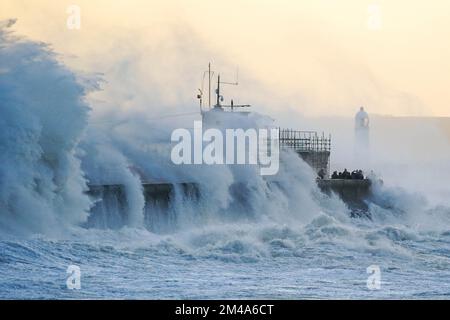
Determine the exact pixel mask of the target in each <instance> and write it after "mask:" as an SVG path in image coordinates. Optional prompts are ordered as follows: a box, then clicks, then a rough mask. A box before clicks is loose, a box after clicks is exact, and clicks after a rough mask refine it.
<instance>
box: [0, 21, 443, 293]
mask: <svg viewBox="0 0 450 320" xmlns="http://www.w3.org/2000/svg"><path fill="white" fill-rule="evenodd" d="M10 25H11V24H9V23H8V24H3V27H1V28H0V114H1V117H0V298H2V299H14V298H18V299H40V298H45V299H52V298H56V299H74V298H81V299H87V298H102V299H103V298H118V299H123V298H131V299H146V298H150V299H164V298H174V299H233V298H235V299H238V298H246V299H247V298H248V299H250V298H254V299H260V298H274V299H289V298H338V299H341V298H342V299H354V298H363V299H371V298H400V299H403V298H424V299H429V298H444V299H448V298H449V297H450V281H449V280H448V279H450V200H449V199H450V187H449V186H448V185H449V183H448V181H449V178H450V162H449V160H450V148H449V136H448V124H447V125H446V124H442V123H444V120H430V119H421V118H417V119H412V120H411V119H409V120H405V119H399V118H393V117H373V118H372V122H371V130H372V131H371V141H370V142H371V161H370V163H368V164H367V167H366V168H364V169H365V170H374V172H375V173H376V174H378V175H380V176H381V177H382V178H383V180H384V184H383V186H378V187H376V188H375V190H374V198H373V201H372V202H370V203H368V207H369V213H370V217H371V218H370V219H369V218H367V217H355V218H351V215H350V210H349V209H348V208H347V207H346V205H345V204H344V203H343V202H342V201H341V200H340V199H339V198H338V197H336V196H331V197H328V196H326V195H324V194H322V193H321V192H320V191H319V189H318V187H317V185H316V183H315V178H316V177H315V174H314V173H313V172H312V170H311V169H310V168H309V167H308V166H307V165H306V164H305V163H304V162H303V161H301V160H300V158H299V157H298V156H297V155H295V154H293V153H291V152H283V153H282V154H281V165H280V171H279V173H278V175H277V182H278V183H277V185H276V186H273V185H269V184H267V182H266V180H265V179H264V178H263V177H262V176H261V175H259V172H258V170H256V169H255V168H251V167H250V168H248V167H239V166H236V167H234V166H206V165H203V166H190V167H184V166H181V167H180V166H175V165H173V164H171V163H170V159H169V157H170V153H169V152H168V151H170V148H169V147H170V146H168V145H167V143H166V142H167V141H169V140H170V133H171V132H172V130H173V129H174V128H177V127H180V126H183V127H189V126H190V125H191V124H192V121H193V119H195V117H198V115H195V114H194V113H195V112H193V113H192V115H186V117H174V118H170V117H164V115H163V114H162V115H159V114H154V115H151V116H150V117H148V115H145V117H144V116H143V115H142V114H140V113H132V112H128V113H127V112H120V110H119V111H117V109H114V108H113V107H111V110H109V111H106V112H104V113H103V114H102V115H101V117H97V118H95V119H92V118H91V117H90V114H91V110H92V109H93V108H94V107H95V105H92V102H91V101H89V99H87V96H88V95H89V92H91V91H93V90H100V87H101V80H100V79H98V78H97V77H93V76H87V75H82V74H78V73H75V72H73V71H72V70H69V69H68V68H67V66H65V65H64V64H63V63H62V62H61V61H60V60H59V59H58V57H57V55H56V54H55V53H53V52H52V51H51V50H50V49H49V47H48V46H47V45H45V44H42V43H36V42H32V41H29V40H26V39H22V38H18V37H17V36H16V35H14V33H12V32H11V28H10V27H11V26H10ZM194 111H196V110H194ZM249 121H250V123H245V124H242V125H246V126H251V125H255V126H259V125H261V123H264V122H265V121H267V117H266V116H263V115H259V114H255V115H254V116H253V117H251V118H250V119H249ZM297 126H298V127H299V128H300V129H303V130H310V129H314V130H319V131H321V130H324V131H326V132H330V133H331V134H332V135H333V149H332V160H331V161H332V169H333V168H336V170H342V169H343V168H345V167H348V169H354V168H353V167H354V166H356V165H357V164H356V163H355V162H354V161H353V152H354V150H353V148H354V147H353V123H352V119H339V118H332V117H331V118H326V117H323V118H320V119H319V118H314V119H307V118H302V119H299V121H298V124H297ZM137 172H138V173H139V174H138V173H137ZM143 177H145V178H146V179H150V180H156V181H168V182H174V183H176V182H180V181H191V182H195V183H196V184H198V185H199V196H198V197H197V198H196V199H195V200H194V199H192V198H189V197H186V196H185V195H183V194H182V193H180V192H177V190H175V192H174V194H173V195H172V197H171V199H170V200H171V201H170V205H169V206H168V207H159V208H158V207H157V206H155V207H153V208H150V209H149V208H146V207H145V197H144V194H143V189H142V185H141V183H142V179H143ZM237 181H239V182H242V181H245V183H244V184H243V185H241V186H240V187H239V188H238V189H237V190H236V189H233V188H232V186H233V184H234V183H235V182H237ZM88 184H121V185H123V186H124V187H125V190H126V199H127V201H126V204H127V207H126V211H127V215H126V217H125V218H124V217H120V221H119V220H117V221H118V223H116V224H114V226H111V225H108V224H102V216H101V215H100V216H97V217H96V218H95V219H94V218H93V216H92V214H93V213H92V212H91V209H92V208H93V207H94V205H95V199H93V198H91V197H89V196H88V195H87V193H86V191H87V190H88ZM118 210H119V208H117V207H116V208H115V207H114V206H113V207H110V208H109V210H108V211H106V212H103V213H102V214H104V215H108V217H109V218H108V220H109V221H111V220H114V219H115V218H114V217H115V216H117V215H118V213H117V212H118ZM151 217H164V221H163V218H161V220H159V219H154V218H151ZM103 218H104V217H103ZM117 219H119V217H118V216H117ZM70 265H76V266H78V267H79V268H80V272H81V274H80V275H81V288H80V289H79V290H69V289H68V288H67V284H66V281H67V278H68V277H69V275H68V274H67V272H66V271H67V268H68V266H70ZM374 266H375V267H377V268H379V270H380V274H379V276H380V280H381V284H380V287H379V288H377V289H376V290H370V288H368V279H369V277H370V276H371V274H369V273H368V272H367V270H368V268H369V270H373V267H374ZM369 287H370V286H369Z"/></svg>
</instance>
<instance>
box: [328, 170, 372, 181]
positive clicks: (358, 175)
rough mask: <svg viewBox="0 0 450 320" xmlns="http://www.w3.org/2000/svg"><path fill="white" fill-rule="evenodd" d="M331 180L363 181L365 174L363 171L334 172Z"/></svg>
mask: <svg viewBox="0 0 450 320" xmlns="http://www.w3.org/2000/svg"><path fill="white" fill-rule="evenodd" d="M331 179H353V180H363V179H364V174H363V172H362V170H353V171H352V172H351V173H350V172H349V171H348V170H347V169H344V171H343V172H339V173H338V172H337V171H334V172H333V174H332V175H331Z"/></svg>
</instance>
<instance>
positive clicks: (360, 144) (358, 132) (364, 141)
mask: <svg viewBox="0 0 450 320" xmlns="http://www.w3.org/2000/svg"><path fill="white" fill-rule="evenodd" d="M369 147H370V141H369V115H368V114H367V112H366V111H365V110H364V107H361V108H360V109H359V111H358V112H357V113H356V115H355V164H356V165H357V166H358V167H360V168H367V167H368V162H369V155H370V154H369V150H370V148H369Z"/></svg>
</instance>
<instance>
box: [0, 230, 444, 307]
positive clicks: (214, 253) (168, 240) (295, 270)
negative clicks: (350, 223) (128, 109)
mask: <svg viewBox="0 0 450 320" xmlns="http://www.w3.org/2000/svg"><path fill="white" fill-rule="evenodd" d="M322 223H324V224H323V225H322V226H320V227H318V226H316V225H315V226H308V227H306V228H305V229H296V228H293V227H288V226H263V225H247V226H239V227H236V226H233V227H231V226H230V228H229V229H228V228H227V227H224V228H221V230H202V229H199V230H196V231H192V230H191V231H190V232H187V233H185V234H178V235H170V236H155V235H154V234H152V233H149V232H147V231H144V230H136V229H126V230H120V231H98V230H91V231H86V232H82V234H78V235H73V237H74V238H73V239H70V240H52V239H48V238H42V237H36V238H34V239H30V240H3V241H2V242H1V245H0V252H1V261H0V272H1V275H2V276H1V285H0V289H1V290H0V297H1V298H3V299H11V298H19V299H54V298H56V299H91V298H95V299H104V298H113V299H129V298H130V299H240V298H242V299H304V298H306V299H316V298H317V299H325V298H332V299H334V298H338V299H380V298H387V299H405V298H413V299H414V298H415V299H430V298H437V299H448V298H449V295H450V283H449V281H448V279H449V277H450V271H449V270H450V268H449V267H450V265H449V264H450V250H449V247H450V246H449V242H450V233H448V232H447V233H443V234H415V233H412V232H411V233H410V232H407V231H404V230H401V228H398V229H397V228H387V227H386V228H382V227H381V228H368V229H370V231H367V233H366V235H365V237H364V238H363V239H360V240H359V241H356V240H355V241H354V242H353V243H349V242H350V241H349V239H348V231H346V230H345V229H339V228H333V227H330V226H329V225H328V226H327V224H326V223H325V222H322ZM317 228H319V230H317ZM248 233H250V234H251V236H249V235H248ZM319 234H320V235H319ZM77 238H78V239H77ZM369 239H370V240H369ZM377 240H378V241H380V242H381V243H382V246H383V247H382V248H380V246H377V245H371V244H370V242H371V241H374V242H376V241H377ZM362 242H366V243H362ZM69 265H77V266H79V267H80V270H81V288H80V289H79V290H69V289H68V288H67V286H66V279H67V278H68V276H69V275H68V274H66V270H67V267H68V266H69ZM370 265H378V266H379V267H380V271H381V273H380V280H381V284H380V288H379V290H369V289H368V287H367V278H368V277H369V274H368V273H367V272H366V269H367V267H368V266H370Z"/></svg>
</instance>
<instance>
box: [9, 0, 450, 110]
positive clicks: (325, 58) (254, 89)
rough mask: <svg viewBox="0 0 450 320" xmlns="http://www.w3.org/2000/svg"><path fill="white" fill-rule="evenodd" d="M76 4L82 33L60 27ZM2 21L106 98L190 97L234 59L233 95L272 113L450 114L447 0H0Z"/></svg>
mask: <svg viewBox="0 0 450 320" xmlns="http://www.w3.org/2000/svg"><path fill="white" fill-rule="evenodd" d="M72 4H74V5H78V6H79V7H80V8H81V29H80V30H69V29H68V28H67V26H66V20H67V18H68V16H69V15H68V14H67V13H66V9H67V7H68V6H69V5H72ZM8 18H17V19H18V22H17V24H16V26H15V30H16V31H17V34H20V35H24V36H27V37H30V38H31V39H34V40H38V41H44V42H48V43H50V44H51V45H52V47H53V48H54V49H55V51H57V52H58V53H60V54H61V59H62V60H64V61H65V62H66V63H67V64H69V65H70V66H71V67H73V68H76V69H77V70H82V71H84V72H87V73H97V72H99V73H103V74H104V77H105V78H106V79H107V80H108V81H110V83H111V85H110V87H109V88H106V90H107V91H108V90H110V91H114V93H112V92H109V95H111V94H117V95H118V96H120V97H124V96H126V95H127V93H128V92H130V94H131V92H133V94H134V95H145V96H146V97H142V98H139V99H140V100H139V101H147V100H148V101H150V102H149V103H151V102H152V101H153V103H155V101H157V100H158V99H162V100H164V101H165V102H166V103H167V104H168V105H170V102H173V103H180V102H182V103H188V102H189V101H191V100H192V104H193V105H196V103H197V101H196V100H195V94H196V92H195V91H196V90H197V88H198V87H199V85H200V84H199V82H200V80H198V83H194V82H196V81H197V79H200V78H201V74H202V72H203V69H204V68H205V67H206V66H207V64H208V62H209V61H212V62H213V63H214V65H215V67H217V68H218V69H220V68H223V70H225V74H227V75H228V77H229V78H231V77H234V76H233V74H234V71H233V70H235V69H236V67H237V66H238V67H239V74H240V78H241V83H242V86H241V87H240V88H239V90H237V91H236V94H238V95H240V98H241V99H245V100H246V101H245V102H246V103H252V104H258V103H262V104H266V105H267V106H266V107H265V108H266V109H269V110H271V111H272V112H273V113H275V112H278V111H283V110H287V109H294V110H296V111H297V112H300V113H303V114H305V115H314V116H316V115H325V114H326V115H340V116H352V115H353V114H354V112H355V111H356V110H357V108H358V107H359V106H360V105H364V106H366V108H367V109H368V110H369V111H370V112H371V113H378V114H391V115H398V116H400V115H407V116H423V115H426V116H450V90H449V84H450V60H449V58H450V1H448V0H433V1H431V2H430V1H422V0H389V1H388V0H314V1H309V0H308V1H307V0H295V1H294V0H291V1H286V0H277V1H275V0H273V1H269V0H239V1H230V0H227V1H211V0H208V1H204V0H185V1H181V0H179V1H154V0H147V1H144V0H142V1H137V0H136V1H133V0H126V1H125V0H115V1H112V0H96V1H92V0H91V1H89V0H72V1H65V0H63V1H54V0H35V1H33V0H22V1H21V0H1V2H0V20H3V19H8ZM187 73H188V74H189V75H186V74H187ZM125 75H126V81H125V80H123V81H124V83H123V85H117V86H116V87H114V84H118V83H119V82H118V80H117V79H123V78H124V77H125ZM114 78H117V79H116V80H114ZM230 80H232V79H230ZM150 84H151V85H152V88H156V87H158V88H160V89H158V90H156V89H155V91H151V90H150V91H146V89H145V87H146V86H149V85H150ZM134 86H136V87H138V86H139V87H142V89H141V90H137V89H135V88H134ZM156 92H157V95H158V96H159V97H158V99H156V98H155V97H154V96H153V95H156ZM147 98H148V99H147ZM146 99H147V100H146ZM152 99H153V100H152ZM249 100H250V101H249ZM242 102H244V101H242ZM125 107H126V106H125ZM130 107H131V106H130Z"/></svg>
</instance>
